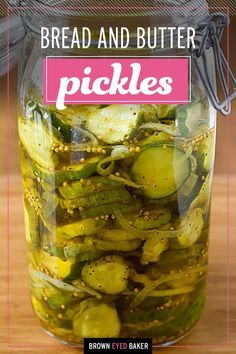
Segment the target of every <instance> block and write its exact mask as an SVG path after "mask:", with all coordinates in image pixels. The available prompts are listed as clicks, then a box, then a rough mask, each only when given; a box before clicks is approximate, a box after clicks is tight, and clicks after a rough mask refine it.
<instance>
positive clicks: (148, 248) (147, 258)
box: [141, 236, 168, 264]
mask: <svg viewBox="0 0 236 354" xmlns="http://www.w3.org/2000/svg"><path fill="white" fill-rule="evenodd" d="M167 248H168V240H167V239H160V237H155V236H152V237H150V238H149V239H148V240H147V241H146V242H145V243H144V245H143V254H142V258H141V263H142V264H148V263H150V262H158V261H159V258H160V255H161V254H162V252H164V251H165V250H166V249H167Z"/></svg>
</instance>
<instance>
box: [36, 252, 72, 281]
mask: <svg viewBox="0 0 236 354" xmlns="http://www.w3.org/2000/svg"><path fill="white" fill-rule="evenodd" d="M34 257H35V261H36V263H37V265H38V267H39V268H42V270H47V271H48V272H50V274H51V275H54V276H56V277H58V278H61V279H64V278H65V277H67V276H68V275H69V274H70V269H71V266H72V263H71V262H70V261H63V260H61V259H60V258H58V257H55V256H50V255H49V254H48V253H47V252H44V251H42V250H40V251H39V250H38V251H35V252H34Z"/></svg>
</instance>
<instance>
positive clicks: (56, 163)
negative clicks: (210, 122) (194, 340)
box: [19, 106, 214, 344]
mask: <svg viewBox="0 0 236 354" xmlns="http://www.w3.org/2000/svg"><path fill="white" fill-rule="evenodd" d="M82 107H83V106H82ZM102 108H103V107H97V106H91V107H90V111H91V110H92V111H93V110H94V111H96V110H97V109H102ZM69 110H70V111H69V113H67V110H66V111H65V112H64V113H63V114H64V116H63V117H61V116H60V115H59V116H58V121H57V127H56V126H54V127H52V126H53V124H54V125H55V121H54V122H53V121H52V120H51V121H50V124H48V122H47V124H45V122H44V119H45V120H46V119H48V115H49V113H48V115H47V116H46V118H45V112H44V113H38V110H36V109H35V111H36V112H37V114H34V110H33V109H32V110H31V112H33V113H32V114H31V115H29V116H28V117H19V125H22V124H25V125H26V126H27V127H29V129H36V132H37V134H35V132H34V133H33V134H32V135H33V136H34V137H35V136H36V138H35V139H36V141H33V142H32V144H35V145H32V146H31V147H30V145H29V144H30V142H29V141H27V136H25V137H26V138H25V137H24V132H23V133H22V131H21V133H20V140H21V144H20V145H21V164H22V174H23V183H24V206H25V224H26V239H27V244H28V260H29V273H30V278H31V290H32V296H31V300H32V304H33V308H34V310H35V312H36V314H37V316H38V317H39V319H40V321H41V323H42V324H43V327H44V328H45V329H47V331H49V332H50V333H51V334H53V335H55V336H56V337H57V338H59V339H61V340H63V341H64V342H67V343H73V344H76V343H78V344H80V343H82V338H83V337H115V336H117V337H152V338H153V343H154V344H165V343H168V342H172V341H175V340H177V339H178V338H180V337H182V336H183V335H184V334H185V333H187V332H188V331H189V330H190V329H191V328H192V327H193V326H194V325H195V323H196V322H197V320H198V319H199V316H200V314H201V311H202V308H203V305H204V300H205V286H206V266H207V250H208V222H209V220H208V219H209V215H208V212H209V198H210V185H211V173H212V164H213V161H212V160H213V150H212V145H213V144H214V133H213V131H212V130H210V129H209V128H208V126H207V124H205V125H204V124H201V126H200V127H197V128H196V133H195V134H193V133H192V135H191V136H184V135H183V134H182V133H181V134H180V133H179V134H175V133H173V135H171V134H168V132H163V131H160V129H161V127H160V126H158V127H159V130H157V129H156V126H155V128H153V127H154V126H153V127H152V126H150V128H145V129H139V127H140V124H139V125H137V127H135V131H132V134H131V135H130V136H129V137H126V138H125V139H124V140H122V141H119V142H117V143H113V144H108V143H104V141H102V140H101V139H100V137H99V136H96V135H95V137H96V138H95V139H94V140H93V136H94V133H93V134H91V132H90V133H89V135H87V134H86V132H87V131H88V129H87V128H86V127H85V122H86V117H87V111H86V108H84V110H82V111H81V112H82V113H81V112H80V110H79V108H77V111H73V108H70V109H69ZM45 111H47V109H46V108H45ZM49 111H50V110H49ZM50 112H53V109H51V111H50ZM78 112H79V113H78ZM39 114H41V115H40V116H39ZM66 114H68V116H69V118H68V117H66ZM77 114H80V117H81V116H82V118H81V121H80V122H79V123H78V121H77V120H76V118H75V117H77ZM60 119H61V122H62V128H61V129H59V128H60ZM74 120H76V124H75V123H74ZM22 122H23V123H22ZM63 124H64V125H63ZM79 124H80V125H79ZM161 124H163V127H164V126H165V128H166V126H167V125H168V126H169V127H171V128H173V129H174V127H175V120H173V119H169V118H168V117H167V118H166V120H165V121H159V125H161ZM66 125H67V126H70V127H72V129H73V132H74V134H78V135H79V138H78V137H77V141H76V144H72V143H71V142H70V141H69V139H68V135H66V128H65V127H66ZM35 127H36V128H35ZM80 128H81V129H80ZM113 128H114V127H113ZM110 129H112V128H110ZM176 129H177V128H176ZM45 131H46V133H45ZM73 132H72V133H71V132H70V133H71V139H72V138H73V137H74V136H75V135H73ZM45 134H46V135H45ZM108 134H109V132H108ZM91 136H92V138H91ZM209 141H210V144H209ZM38 143H40V144H41V145H40V147H39V150H37V144H38ZM41 148H42V151H41V150H40V149H41ZM148 149H149V150H148ZM151 149H152V150H151ZM160 149H163V150H165V149H167V150H168V149H169V150H168V151H169V154H168V153H167V152H168V151H167V152H166V151H165V153H164V154H163V155H162V152H163V150H160ZM37 151H38V155H39V156H38V155H37ZM44 153H45V156H44V155H43V154H44ZM142 154H143V155H142ZM145 154H147V155H145ZM152 154H154V155H153V156H159V157H158V160H154V159H152V160H151V161H146V160H145V158H147V159H149V156H152ZM170 154H172V155H171V156H172V157H171V161H172V162H171V163H172V165H173V166H172V167H170V165H169V162H168V163H167V158H168V156H170ZM140 156H142V159H143V160H141V158H140ZM162 156H163V159H162ZM47 159H48V161H47ZM139 159H140V160H139ZM102 160H104V162H103V163H101V161H102ZM185 160H188V162H187V164H186V163H185V162H184V161H185ZM137 161H138V162H137ZM142 161H144V162H143V163H145V164H147V166H146V165H143V167H142ZM47 165H48V166H47ZM98 165H99V167H98ZM134 165H135V167H134ZM156 165H158V166H159V167H160V166H163V169H161V167H160V172H158V177H157V183H160V184H161V183H163V186H162V185H159V189H158V186H157V187H156V186H154V184H155V183H156V182H155V181H154V180H153V184H152V183H150V182H146V181H147V179H149V180H152V179H153V178H154V179H155V176H154V177H153V176H152V175H151V173H152V171H151V170H152V168H150V167H148V166H153V170H155V166H156ZM159 167H158V168H159ZM138 169H141V172H140V173H141V175H140V176H141V177H140V178H141V179H142V178H143V176H144V177H145V178H146V180H145V178H143V179H144V182H143V185H142V184H141V183H140V180H139V177H137V176H138V173H139V170H138ZM149 169H150V171H151V172H150V171H149ZM185 169H186V171H185ZM81 171H82V173H80V172H81ZM137 171H138V172H137ZM158 171H159V170H158ZM184 173H185V174H186V176H184V175H183V174H184ZM161 174H163V176H162V175H161ZM172 174H174V178H175V180H176V186H175V185H173V183H172V179H173V176H172ZM81 176H82V177H81ZM83 176H85V177H83ZM181 179H184V180H183V181H182V182H181ZM180 182H181V183H180ZM145 183H146V184H145ZM164 191H165V192H164ZM169 191H170V192H169ZM162 192H163V193H164V194H165V195H163V196H162V195H161V194H162ZM158 193H159V194H158ZM168 193H170V194H169V195H168ZM157 194H158V197H157ZM156 197H157V198H156Z"/></svg>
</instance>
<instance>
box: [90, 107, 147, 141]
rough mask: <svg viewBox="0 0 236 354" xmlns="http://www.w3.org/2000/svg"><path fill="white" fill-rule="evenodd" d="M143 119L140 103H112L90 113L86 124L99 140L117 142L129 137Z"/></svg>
mask: <svg viewBox="0 0 236 354" xmlns="http://www.w3.org/2000/svg"><path fill="white" fill-rule="evenodd" d="M142 119H143V112H142V108H141V106H140V105H122V106H121V105H111V106H108V107H105V108H102V109H99V110H97V111H96V112H94V113H90V114H89V115H88V117H87V121H86V126H87V128H88V129H89V130H90V131H91V132H92V133H93V134H94V135H96V136H97V138H98V139H99V140H102V141H104V142H105V143H108V144H115V143H118V142H122V141H123V140H124V139H129V137H130V136H131V135H132V134H133V133H134V132H135V129H136V127H137V125H138V124H140V123H141V122H142Z"/></svg>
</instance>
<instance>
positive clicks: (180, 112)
mask: <svg viewBox="0 0 236 354" xmlns="http://www.w3.org/2000/svg"><path fill="white" fill-rule="evenodd" d="M207 115H208V113H207V110H206V109H204V106H203V104H202V103H201V102H198V103H191V104H189V105H188V106H180V107H179V108H178V109H177V110H176V124H177V127H178V128H179V130H180V132H181V134H183V135H184V136H189V135H191V134H192V133H194V132H196V129H197V127H198V126H199V125H200V123H201V121H202V120H203V119H206V118H207Z"/></svg>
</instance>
